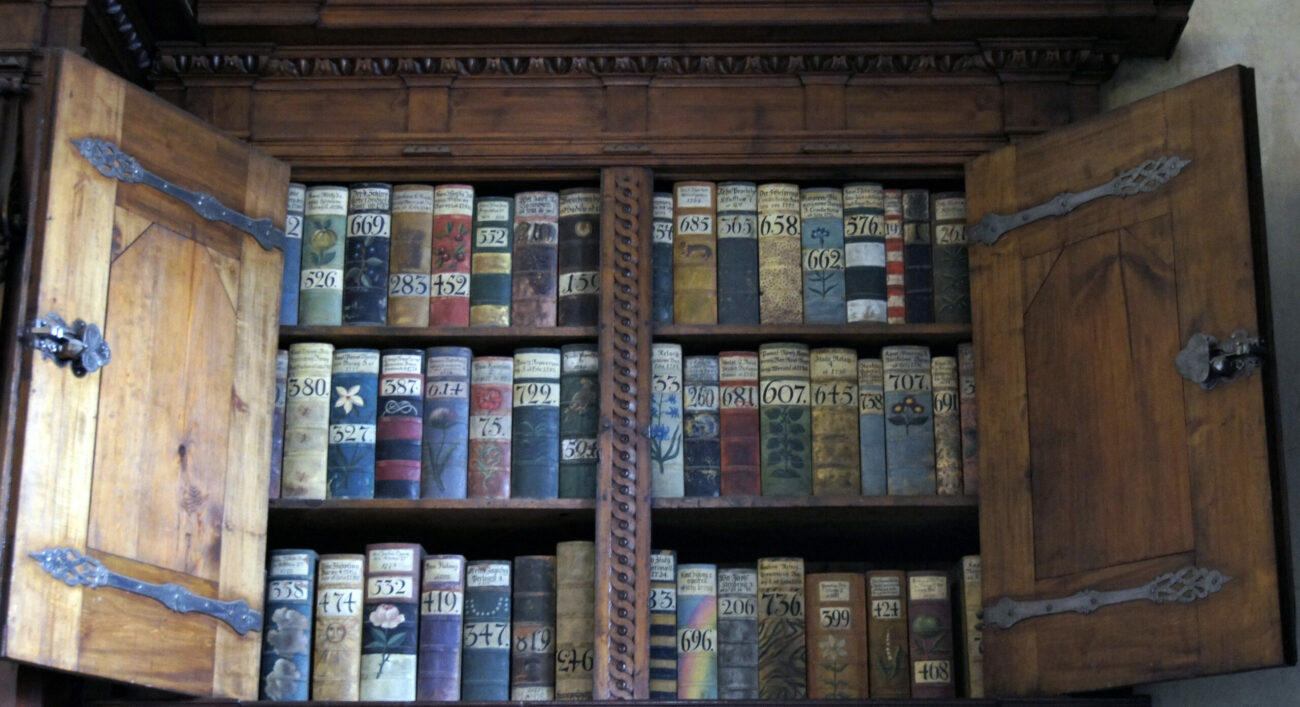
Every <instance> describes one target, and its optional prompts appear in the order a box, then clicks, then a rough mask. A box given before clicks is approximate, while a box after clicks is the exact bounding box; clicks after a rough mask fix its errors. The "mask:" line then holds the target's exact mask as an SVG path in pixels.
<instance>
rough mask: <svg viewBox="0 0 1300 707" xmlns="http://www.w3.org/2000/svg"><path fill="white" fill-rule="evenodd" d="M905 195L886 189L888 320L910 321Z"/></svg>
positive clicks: (901, 322)
mask: <svg viewBox="0 0 1300 707" xmlns="http://www.w3.org/2000/svg"><path fill="white" fill-rule="evenodd" d="M903 257H904V251H903V192H902V191H900V190H898V189H886V190H885V306H886V310H885V320H886V321H887V322H888V323H890V324H905V323H906V322H907V306H906V293H907V286H906V269H905V266H904V262H903Z"/></svg>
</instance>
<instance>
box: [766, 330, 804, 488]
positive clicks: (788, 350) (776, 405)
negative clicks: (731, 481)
mask: <svg viewBox="0 0 1300 707" xmlns="http://www.w3.org/2000/svg"><path fill="white" fill-rule="evenodd" d="M810 369H811V365H810V361H809V353H808V347H807V346H805V345H804V344H763V345H762V346H760V347H759V348H758V381H759V383H758V385H759V393H758V404H759V438H760V440H761V454H762V484H763V495H764V496H807V495H809V494H811V493H812V485H813V484H812V395H811V388H812V384H811V381H810V380H809V378H810V374H811V370H810Z"/></svg>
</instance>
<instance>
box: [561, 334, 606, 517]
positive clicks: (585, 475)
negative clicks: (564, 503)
mask: <svg viewBox="0 0 1300 707" xmlns="http://www.w3.org/2000/svg"><path fill="white" fill-rule="evenodd" d="M599 390H600V356H599V355H598V354H597V353H596V345H595V344H565V345H564V346H562V347H560V498H595V497H596V427H597V425H598V423H599V421H600V409H599V408H600V395H599V394H598V391H599Z"/></svg>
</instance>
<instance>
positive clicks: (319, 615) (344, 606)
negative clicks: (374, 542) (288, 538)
mask: <svg viewBox="0 0 1300 707" xmlns="http://www.w3.org/2000/svg"><path fill="white" fill-rule="evenodd" d="M317 567H318V570H317V573H316V625H315V633H316V648H315V654H314V656H313V659H312V671H311V696H312V699H314V700H339V701H347V702H354V701H356V700H357V699H359V698H360V696H361V684H360V680H361V623H362V617H361V609H362V606H363V604H364V596H363V595H364V593H365V585H366V557H365V555H321V556H320V562H319V564H318V565H317Z"/></svg>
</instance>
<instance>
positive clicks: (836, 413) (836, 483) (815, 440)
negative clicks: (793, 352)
mask: <svg viewBox="0 0 1300 707" xmlns="http://www.w3.org/2000/svg"><path fill="white" fill-rule="evenodd" d="M810 360H811V370H812V464H813V493H814V494H816V495H818V496H835V495H850V496H858V495H861V494H862V468H861V466H860V464H859V461H858V435H859V432H860V430H859V425H858V352H857V351H854V350H853V349H813V350H812V354H811V356H810Z"/></svg>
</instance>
